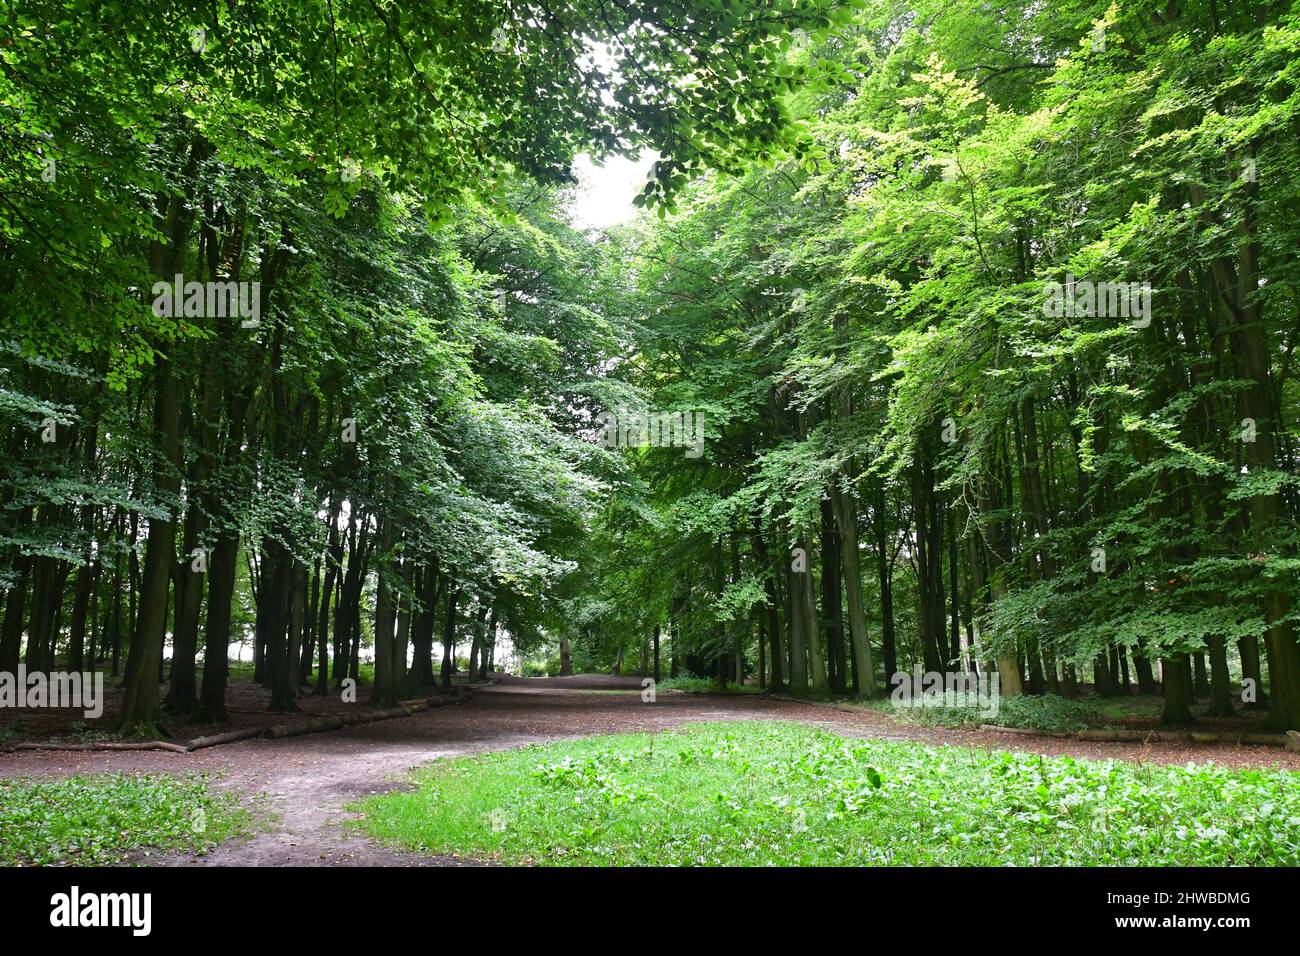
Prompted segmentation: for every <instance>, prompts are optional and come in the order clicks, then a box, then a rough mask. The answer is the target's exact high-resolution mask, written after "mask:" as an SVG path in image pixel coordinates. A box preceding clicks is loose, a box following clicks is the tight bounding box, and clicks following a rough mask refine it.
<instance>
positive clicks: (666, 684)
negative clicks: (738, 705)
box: [655, 674, 761, 694]
mask: <svg viewBox="0 0 1300 956" xmlns="http://www.w3.org/2000/svg"><path fill="white" fill-rule="evenodd" d="M661 690H681V691H686V692H688V693H694V694H758V693H761V692H760V691H759V689H758V687H757V686H756V685H752V684H737V683H735V682H734V681H732V682H730V683H728V684H727V686H726V687H720V686H718V682H717V681H716V680H714V679H712V678H709V677H695V676H694V675H692V674H687V675H686V676H684V677H668V678H665V679H664V680H661V681H659V682H658V683H657V684H655V691H656V692H657V691H661Z"/></svg>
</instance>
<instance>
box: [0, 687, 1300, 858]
mask: <svg viewBox="0 0 1300 956" xmlns="http://www.w3.org/2000/svg"><path fill="white" fill-rule="evenodd" d="M602 690H604V691H613V693H600V691H602ZM629 691H637V693H629ZM639 691H640V680H639V679H637V678H610V677H602V676H600V675H582V676H579V677H573V678H550V679H520V678H507V679H505V680H504V681H503V682H502V683H500V684H498V685H496V686H493V687H489V688H482V689H479V690H477V691H476V692H475V695H474V697H473V699H471V700H470V701H469V702H468V703H465V704H462V705H460V706H457V707H444V708H439V709H434V710H429V711H424V712H421V713H419V714H416V715H414V716H411V717H405V718H399V719H396V720H388V721H382V722H380V723H375V724H366V725H362V726H359V727H350V728H346V729H344V730H340V731H334V732H330V733H322V734H313V735H309V736H304V737H291V738H287V739H281V740H253V741H248V742H245V743H238V744H231V745H228V746H223V747H214V748H212V749H210V750H200V751H197V752H195V753H192V754H184V755H182V754H174V753H166V752H158V751H133V752H121V751H119V752H113V753H108V752H87V751H70V752H57V753H56V752H51V751H30V752H23V753H15V754H4V755H0V776H18V775H25V774H33V775H43V774H55V775H63V774H71V773H97V772H105V771H154V770H169V771H187V770H188V771H196V772H203V773H212V774H220V775H221V776H220V778H219V780H218V781H217V784H218V785H219V786H224V787H234V788H237V789H239V790H241V791H245V792H249V791H251V792H264V793H266V794H267V795H268V796H269V808H270V810H271V811H272V812H273V813H274V814H275V815H276V817H277V819H276V822H275V823H274V824H273V825H272V826H271V827H270V829H268V830H267V831H266V832H263V833H259V834H258V835H257V836H255V837H253V838H252V839H249V840H246V841H243V842H240V843H231V844H226V845H224V846H221V847H218V848H217V849H216V850H214V851H213V852H212V853H210V854H209V855H207V856H205V857H199V858H194V857H192V856H189V855H179V856H178V855H170V856H166V857H159V858H152V859H150V860H149V861H148V862H151V863H154V864H168V865H190V866H193V865H198V866H285V865H290V866H340V865H342V866H347V865H365V866H376V865H378V866H384V865H388V866H426V865H443V866H445V865H457V864H459V863H461V862H462V861H460V860H458V859H454V858H445V857H428V856H421V855H419V854H414V853H406V852H402V851H397V850H392V849H389V848H387V847H383V846H380V845H379V844H376V843H374V842H372V841H370V840H368V839H366V838H364V837H360V836H354V835H349V834H347V833H345V832H344V830H343V828H342V827H341V825H340V824H341V823H342V821H343V820H344V819H345V818H346V817H347V815H348V814H347V812H346V811H345V810H344V807H345V806H346V805H347V804H348V803H350V802H352V801H353V800H356V799H358V798H360V797H363V796H366V795H368V794H373V793H380V792H384V791H386V790H390V789H393V788H394V787H398V786H401V785H402V784H401V777H402V775H403V774H404V773H405V772H406V771H407V770H409V769H410V768H412V767H414V766H416V765H418V764H421V763H425V762H427V761H429V760H433V759H436V758H439V757H450V756H458V755H461V754H470V753H479V752H482V751H486V750H498V749H508V748H512V747H520V746H525V745H527V744H531V743H544V742H548V741H553V740H559V739H564V738H572V737H583V736H591V735H596V734H609V733H624V732H633V731H650V730H661V729H666V728H671V727H677V726H680V725H682V724H688V723H697V722H700V721H713V720H773V719H778V720H799V721H803V722H806V723H812V724H818V725H821V726H824V727H826V728H827V729H830V730H835V731H837V732H839V733H843V734H845V735H848V736H854V737H863V738H875V739H891V740H919V741H924V742H928V743H950V744H956V745H959V746H973V747H981V748H998V749H1006V750H1019V751H1026V752H1031V753H1042V754H1046V755H1049V756H1050V755H1057V754H1063V753H1069V754H1071V755H1074V756H1077V757H1092V758H1103V759H1104V758H1108V757H1114V758H1120V759H1128V760H1146V761H1151V762H1156V763H1184V762H1186V761H1188V760H1197V761H1207V760H1214V761H1215V762H1216V763H1220V764H1223V765H1227V766H1259V767H1267V766H1280V767H1286V768H1289V769H1292V770H1300V754H1294V753H1288V752H1286V751H1281V750H1278V749H1276V748H1269V747H1232V746H1222V745H1216V746H1194V747H1193V746H1186V745H1178V744H1168V743H1164V744H1150V745H1145V746H1138V745H1134V744H1108V743H1092V742H1082V741H1076V740H1057V739H1052V738H1033V737H1020V736H1012V735H1007V734H998V733H991V732H984V731H966V730H944V729H939V728H933V727H917V726H910V725H904V724H899V723H897V722H895V721H893V720H891V719H890V718H889V717H888V716H886V715H885V714H882V713H877V712H872V711H864V712H861V713H846V712H844V711H840V710H836V709H834V708H830V707H825V706H820V705H816V704H803V703H795V702H788V701H779V700H769V699H766V698H763V697H759V696H757V695H752V696H748V695H732V696H707V695H696V694H682V693H662V692H661V693H660V694H659V695H658V698H657V700H656V701H655V703H653V704H651V703H643V702H642V701H641V697H640V693H639Z"/></svg>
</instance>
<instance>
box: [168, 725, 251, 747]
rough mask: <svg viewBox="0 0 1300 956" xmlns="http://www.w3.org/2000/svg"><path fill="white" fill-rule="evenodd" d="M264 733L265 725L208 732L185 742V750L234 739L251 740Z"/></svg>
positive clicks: (224, 742) (211, 745)
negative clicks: (218, 732)
mask: <svg viewBox="0 0 1300 956" xmlns="http://www.w3.org/2000/svg"><path fill="white" fill-rule="evenodd" d="M265 733H266V728H265V727H245V728H244V729H243V730H229V731H227V732H226V733H224V734H209V735H208V736H206V737H195V738H194V739H193V740H191V741H189V742H188V743H186V744H185V749H186V750H203V749H204V748H205V747H216V746H218V745H220V744H233V743H234V742H235V741H236V740H251V739H252V738H254V737H261V736H262V735H263V734H265Z"/></svg>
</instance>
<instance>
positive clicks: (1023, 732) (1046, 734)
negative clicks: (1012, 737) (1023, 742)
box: [979, 724, 1074, 739]
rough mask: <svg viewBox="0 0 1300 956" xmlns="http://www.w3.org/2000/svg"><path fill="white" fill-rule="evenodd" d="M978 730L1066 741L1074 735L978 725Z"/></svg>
mask: <svg viewBox="0 0 1300 956" xmlns="http://www.w3.org/2000/svg"><path fill="white" fill-rule="evenodd" d="M979 729H980V730H992V731H994V732H995V733H999V734H1019V735H1020V736H1022V737H1056V738H1059V739H1066V738H1070V737H1073V736H1074V734H1072V733H1070V732H1069V731H1068V730H1032V729H1029V728H1026V727H999V726H998V725H997V724H980V725H979Z"/></svg>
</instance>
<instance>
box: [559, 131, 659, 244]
mask: <svg viewBox="0 0 1300 956" xmlns="http://www.w3.org/2000/svg"><path fill="white" fill-rule="evenodd" d="M657 158H658V154H656V153H655V152H654V151H653V150H646V151H644V152H642V153H641V155H640V156H639V157H637V159H636V160H630V159H624V158H623V157H621V156H611V157H610V158H609V159H608V160H606V161H605V164H604V165H603V166H597V165H595V164H594V163H593V162H592V161H591V158H590V157H589V156H587V155H585V154H584V155H581V156H579V157H577V159H575V160H574V163H573V171H574V173H575V174H576V175H577V177H578V185H577V186H575V187H574V188H573V198H572V200H571V202H570V205H569V212H570V214H571V215H572V216H573V224H574V225H575V226H578V227H579V228H581V229H606V228H608V227H610V226H616V225H619V224H620V223H624V222H627V221H628V220H629V219H631V218H632V217H633V216H634V215H635V214H636V212H637V209H636V207H635V206H633V205H632V197H633V196H635V195H636V194H637V193H638V192H640V191H641V187H642V186H644V185H645V181H646V176H647V175H648V174H649V172H650V166H651V164H652V163H654V161H655V160H656V159H657Z"/></svg>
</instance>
